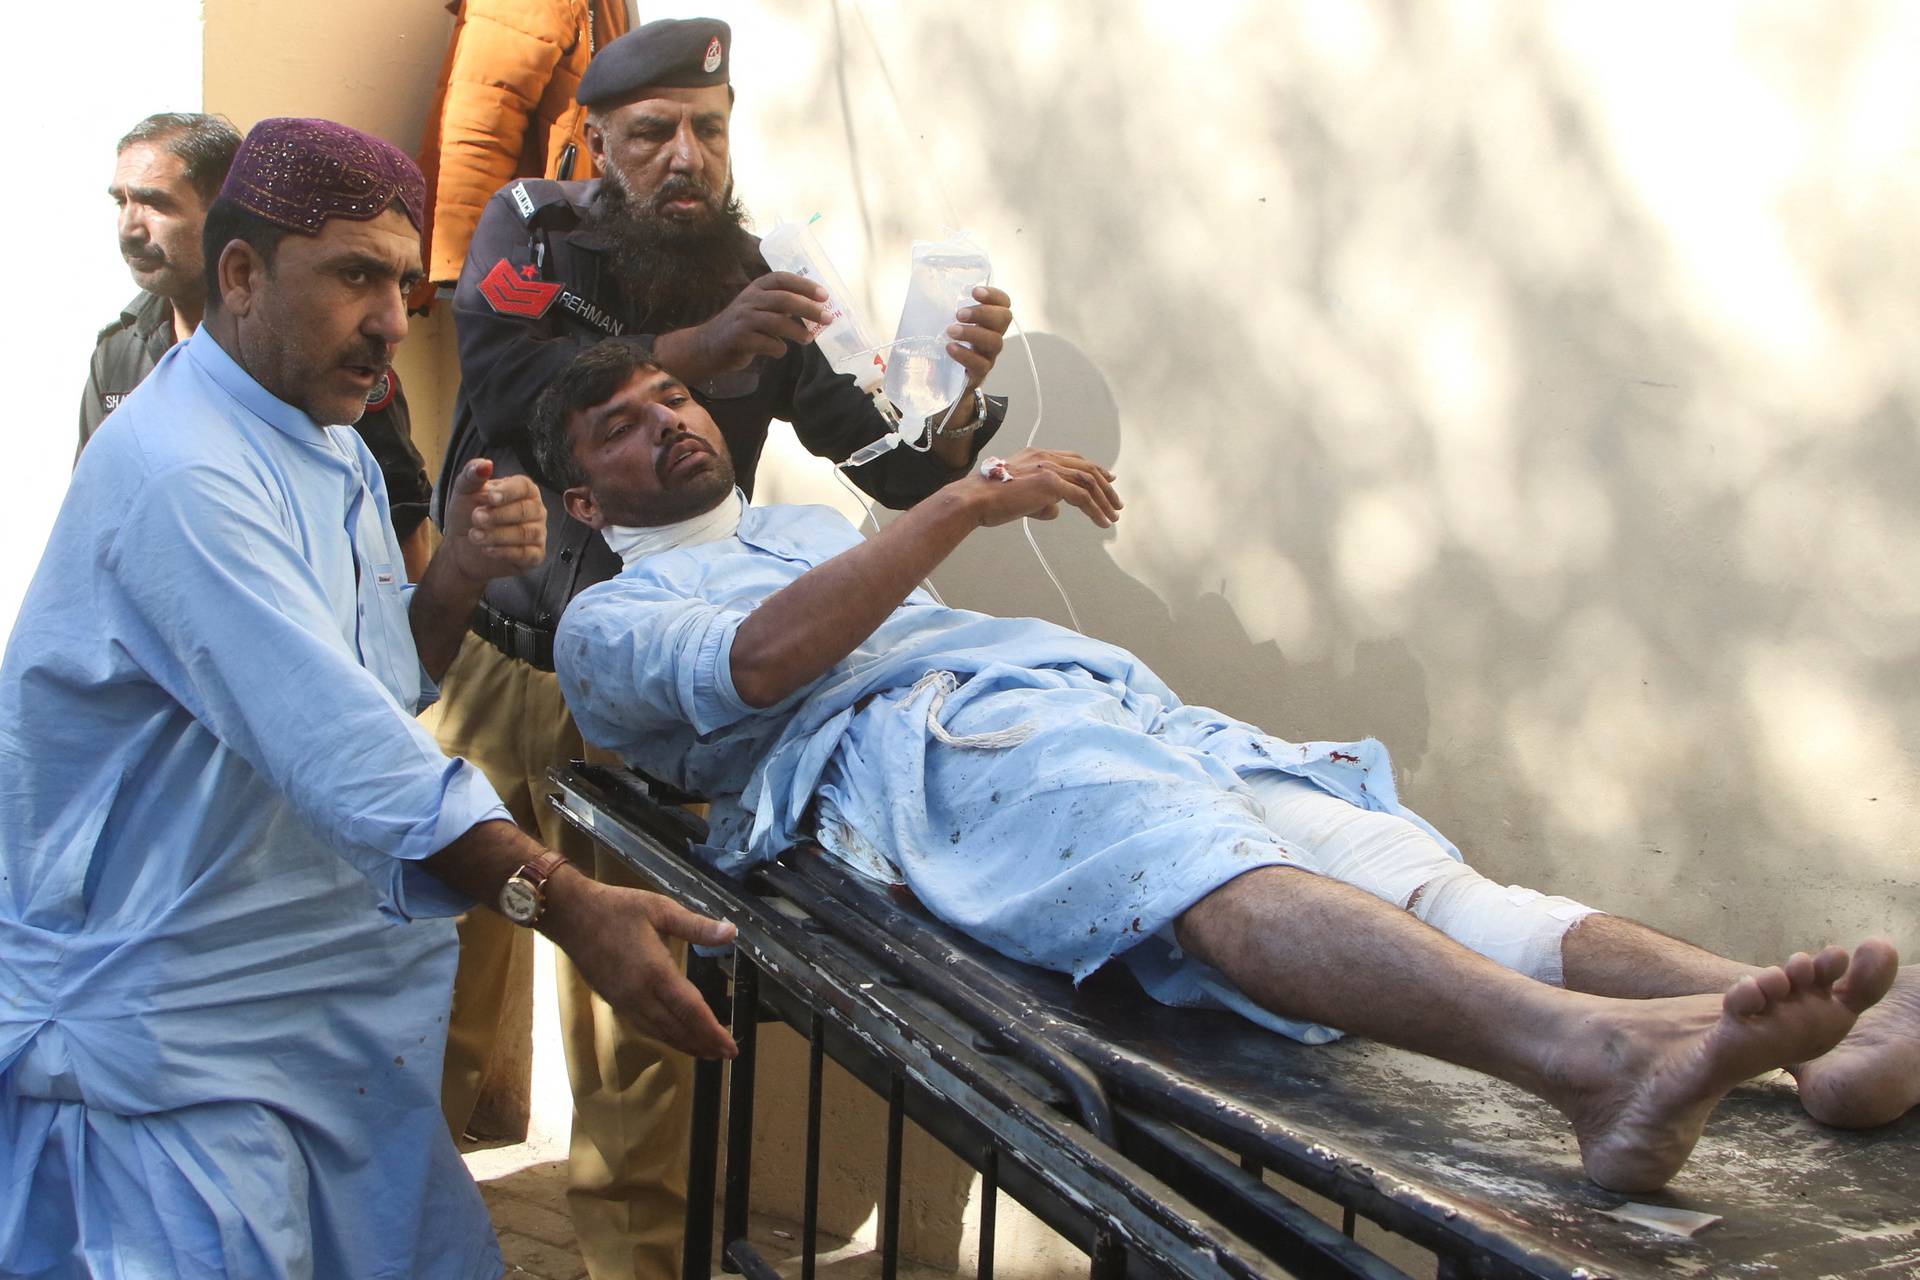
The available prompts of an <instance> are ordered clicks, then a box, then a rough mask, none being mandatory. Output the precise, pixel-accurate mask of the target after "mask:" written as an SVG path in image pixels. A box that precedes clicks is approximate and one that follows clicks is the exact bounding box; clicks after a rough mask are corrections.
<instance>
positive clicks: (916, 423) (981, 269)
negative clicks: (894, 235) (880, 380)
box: [884, 236, 992, 447]
mask: <svg viewBox="0 0 1920 1280" xmlns="http://www.w3.org/2000/svg"><path fill="white" fill-rule="evenodd" d="M991 276H992V267H991V265H990V264H989V263H988V262H987V255H986V251H985V250H983V249H981V248H980V246H979V245H977V244H975V243H973V241H971V240H969V239H967V238H966V237H965V236H959V237H956V238H954V239H952V240H944V241H937V242H929V241H925V240H916V241H914V244H913V274H912V275H911V276H910V277H909V279H908V281H907V301H906V305H905V306H903V307H902V308H901V309H900V327H899V329H898V330H897V331H896V332H895V333H894V338H893V342H892V343H891V344H890V345H891V350H890V352H889V358H888V360H887V362H886V380H885V383H884V386H885V388H886V394H887V399H888V400H890V401H892V402H893V405H894V407H895V408H896V409H898V410H899V411H900V417H901V421H900V427H899V431H900V436H901V438H902V439H903V440H904V441H905V442H906V443H907V444H910V445H916V446H920V447H924V444H923V437H924V435H925V431H926V426H927V423H928V422H929V421H931V419H932V418H933V416H934V415H935V414H938V413H942V412H944V411H945V410H946V409H947V407H948V406H950V405H951V404H953V403H954V402H955V401H956V400H958V399H959V398H960V396H961V394H962V393H963V392H964V391H966V389H967V371H966V370H965V369H963V368H961V367H960V365H959V363H958V362H957V361H955V360H954V358H953V357H952V356H950V355H948V354H947V343H948V341H949V339H948V337H947V327H948V326H949V325H951V324H953V322H954V319H955V313H956V312H958V311H959V310H960V308H962V307H964V306H968V305H970V304H971V303H972V302H973V300H974V299H973V291H974V289H976V288H978V287H979V286H981V285H984V284H986V283H987V282H988V280H989V279H990V278H991Z"/></svg>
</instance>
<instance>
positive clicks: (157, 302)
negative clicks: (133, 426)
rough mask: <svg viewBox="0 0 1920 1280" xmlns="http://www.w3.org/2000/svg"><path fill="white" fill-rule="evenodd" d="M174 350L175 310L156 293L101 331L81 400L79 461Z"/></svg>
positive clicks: (145, 294)
mask: <svg viewBox="0 0 1920 1280" xmlns="http://www.w3.org/2000/svg"><path fill="white" fill-rule="evenodd" d="M172 345H173V305H172V304H171V303H169V302H168V301H167V300H166V299H165V298H163V297H161V296H160V295H159V294H157V293H148V292H147V291H146V290H145V289H142V290H141V291H140V294H139V296H138V297H136V298H134V300H133V301H132V302H129V303H128V304H127V306H126V310H124V311H122V312H121V313H120V318H119V319H117V320H115V321H114V322H113V323H112V324H110V325H108V326H107V327H106V328H104V329H102V330H101V331H100V337H99V339H98V340H97V341H96V342H95V343H94V346H93V360H92V361H91V362H90V364H89V365H88V367H87V389H86V391H85V392H84V393H83V394H82V395H81V397H80V443H79V445H78V447H76V448H75V449H74V451H73V452H74V456H75V457H76V458H77V457H79V456H80V450H81V449H84V448H86V447H87V441H88V440H89V439H91V438H92V436H93V433H94V432H95V431H98V430H99V429H100V424H101V423H102V422H105V421H106V420H107V415H108V414H110V413H112V412H113V411H114V410H115V409H117V408H119V407H120V402H121V401H122V400H124V399H126V397H127V393H128V392H130V391H132V390H133V389H134V388H135V387H137V386H139V385H140V384H141V382H143V381H144V380H145V379H146V376H147V375H148V374H149V373H152V372H153V366H154V365H156V364H159V363H160V357H161V356H163V355H165V354H167V348H169V347H171V346H172Z"/></svg>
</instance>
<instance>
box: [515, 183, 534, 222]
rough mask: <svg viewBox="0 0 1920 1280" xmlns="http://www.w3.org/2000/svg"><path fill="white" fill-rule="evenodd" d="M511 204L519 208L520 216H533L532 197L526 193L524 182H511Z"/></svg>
mask: <svg viewBox="0 0 1920 1280" xmlns="http://www.w3.org/2000/svg"><path fill="white" fill-rule="evenodd" d="M513 204H514V207H515V208H517V209H519V210H520V216H521V217H523V218H531V217H532V216H533V197H532V196H530V195H528V194H527V184H526V183H524V182H516V183H514V184H513Z"/></svg>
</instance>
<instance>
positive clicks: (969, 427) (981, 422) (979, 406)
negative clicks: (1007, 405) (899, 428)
mask: <svg viewBox="0 0 1920 1280" xmlns="http://www.w3.org/2000/svg"><path fill="white" fill-rule="evenodd" d="M965 403H966V400H965V399H964V398H962V399H959V400H956V401H954V402H953V408H951V409H949V410H947V416H946V417H945V418H943V419H941V421H940V425H939V426H937V427H934V428H933V429H932V430H930V431H929V432H928V433H927V434H929V435H933V436H965V435H972V434H973V433H974V432H975V431H978V430H979V429H980V428H981V427H984V426H986V425H987V393H986V392H984V391H982V390H981V389H980V388H978V387H975V388H974V389H973V417H972V418H970V419H968V420H967V424H966V425H965V426H963V427H951V426H948V425H947V424H948V423H950V422H952V421H953V420H954V419H955V418H957V417H959V416H960V406H961V405H963V404H965Z"/></svg>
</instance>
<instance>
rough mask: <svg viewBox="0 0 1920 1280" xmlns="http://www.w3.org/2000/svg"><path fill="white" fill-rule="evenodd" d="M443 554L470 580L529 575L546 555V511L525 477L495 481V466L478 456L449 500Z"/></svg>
mask: <svg viewBox="0 0 1920 1280" xmlns="http://www.w3.org/2000/svg"><path fill="white" fill-rule="evenodd" d="M441 553H442V554H443V555H447V556H450V557H452V559H453V567H454V568H455V569H457V570H459V572H460V574H461V576H462V577H464V578H466V579H467V580H469V581H471V582H486V581H488V580H490V579H493V578H503V577H508V576H510V575H512V574H516V573H525V572H526V571H527V570H528V569H532V568H535V567H536V566H538V565H539V563H540V562H541V561H542V560H544V559H545V558H546V555H547V507H546V503H544V502H543V501H541V498H540V489H539V486H537V485H536V484H534V482H533V481H532V479H531V478H529V477H527V476H504V477H502V478H500V479H498V480H496V479H494V478H493V463H492V461H490V460H489V459H486V458H475V459H474V460H473V461H471V462H469V463H468V464H467V465H466V466H464V467H462V468H461V469H460V474H459V475H458V476H456V477H454V481H453V489H452V491H451V492H450V493H449V494H448V497H447V529H446V541H445V542H444V543H443V544H442V552H441Z"/></svg>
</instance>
